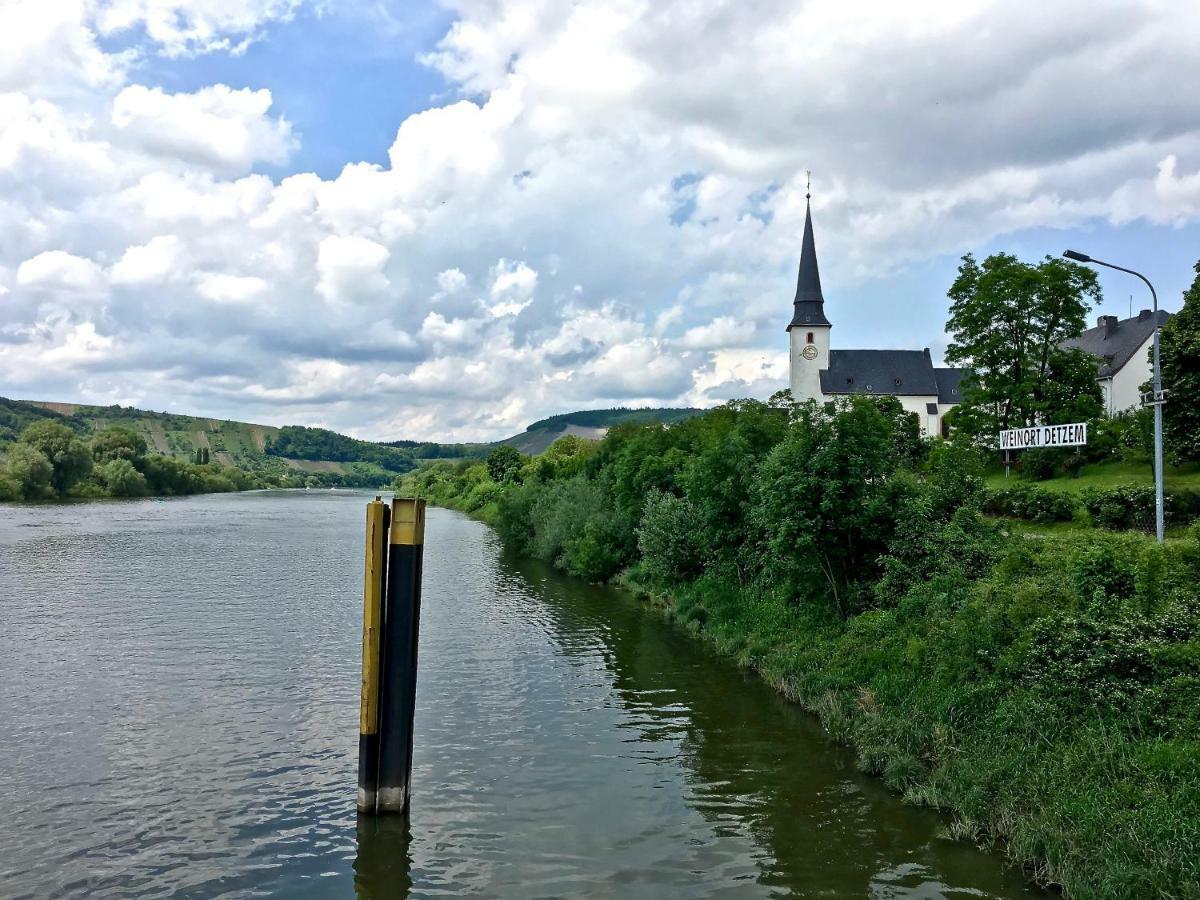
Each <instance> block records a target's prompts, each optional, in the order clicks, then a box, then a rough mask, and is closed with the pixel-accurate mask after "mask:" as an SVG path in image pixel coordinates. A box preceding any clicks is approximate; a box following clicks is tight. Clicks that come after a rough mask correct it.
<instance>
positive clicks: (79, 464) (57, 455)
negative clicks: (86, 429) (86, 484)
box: [21, 420, 92, 494]
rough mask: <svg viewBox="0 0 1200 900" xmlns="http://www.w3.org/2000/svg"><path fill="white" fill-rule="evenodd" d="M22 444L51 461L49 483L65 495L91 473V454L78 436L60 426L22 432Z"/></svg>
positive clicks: (43, 425)
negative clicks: (51, 472) (51, 471)
mask: <svg viewBox="0 0 1200 900" xmlns="http://www.w3.org/2000/svg"><path fill="white" fill-rule="evenodd" d="M21 443H23V444H26V445H27V446H30V447H33V448H34V449H35V450H37V451H39V452H40V453H42V455H44V456H45V457H46V459H48V460H49V461H50V465H51V466H52V467H53V469H54V471H53V474H52V475H51V477H50V483H51V484H52V485H53V486H54V490H56V491H57V492H58V493H59V494H66V493H67V492H68V491H70V489H71V488H73V487H74V486H75V485H76V484H77V483H78V482H79V481H81V480H82V479H84V478H86V477H87V476H88V473H90V472H91V471H92V453H91V451H90V450H89V449H88V446H87V444H85V443H84V442H83V441H81V440H80V439H79V438H78V437H76V436H75V432H74V431H72V430H71V429H70V428H68V427H67V426H66V425H61V424H59V423H58V422H52V421H50V420H43V421H41V422H34V423H33V424H32V425H30V426H29V427H28V428H26V429H25V430H24V431H22V432H21Z"/></svg>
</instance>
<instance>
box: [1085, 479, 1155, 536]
mask: <svg viewBox="0 0 1200 900" xmlns="http://www.w3.org/2000/svg"><path fill="white" fill-rule="evenodd" d="M1082 499H1083V505H1084V507H1085V508H1086V509H1087V511H1088V512H1089V513H1091V516H1092V519H1093V521H1095V523H1096V524H1097V525H1103V526H1104V527H1105V528H1140V529H1143V530H1146V531H1149V530H1151V529H1153V528H1154V488H1152V487H1144V486H1141V485H1126V486H1122V487H1116V488H1110V489H1108V490H1099V489H1096V488H1092V489H1089V490H1086V491H1084V492H1083V495H1082Z"/></svg>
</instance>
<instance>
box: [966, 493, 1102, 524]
mask: <svg viewBox="0 0 1200 900" xmlns="http://www.w3.org/2000/svg"><path fill="white" fill-rule="evenodd" d="M1078 505H1079V504H1078V501H1077V500H1076V499H1075V497H1074V496H1073V495H1071V494H1068V493H1066V492H1064V491H1054V490H1048V489H1046V488H1039V487H1034V486H1033V485H1031V484H1017V485H1013V486H1012V487H1006V488H999V489H998V490H994V491H991V492H990V493H989V494H988V495H987V497H986V498H985V500H984V509H985V510H986V511H987V512H990V513H992V514H993V515H998V516H1009V517H1010V518H1013V519H1026V520H1028V521H1031V522H1069V521H1071V519H1072V518H1073V516H1074V515H1075V510H1076V509H1077V508H1078Z"/></svg>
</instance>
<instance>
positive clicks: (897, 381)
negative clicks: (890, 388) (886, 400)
mask: <svg viewBox="0 0 1200 900" xmlns="http://www.w3.org/2000/svg"><path fill="white" fill-rule="evenodd" d="M896 387H900V379H899V378H897V379H896Z"/></svg>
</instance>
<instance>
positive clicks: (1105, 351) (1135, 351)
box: [1062, 309, 1171, 416]
mask: <svg viewBox="0 0 1200 900" xmlns="http://www.w3.org/2000/svg"><path fill="white" fill-rule="evenodd" d="M1170 318H1171V314H1170V313H1168V312H1166V311H1165V310H1161V309H1160V310H1159V311H1158V316H1157V317H1155V315H1154V313H1152V312H1151V311H1150V310H1148V309H1143V310H1142V311H1141V312H1139V313H1138V314H1137V315H1136V316H1132V317H1130V318H1128V319H1118V318H1117V317H1116V316H1101V317H1100V318H1099V319H1098V320H1097V322H1096V327H1095V328H1089V329H1088V330H1087V331H1085V332H1084V333H1083V334H1081V335H1080V336H1079V337H1077V338H1071V339H1070V340H1068V341H1063V344H1062V346H1063V347H1068V348H1078V349H1080V350H1086V351H1087V352H1088V353H1090V354H1091V355H1092V356H1094V357H1096V380H1097V381H1098V382H1099V383H1100V390H1101V392H1102V393H1103V394H1104V411H1105V412H1106V413H1107V414H1108V415H1110V416H1111V415H1115V414H1116V413H1120V412H1124V411H1125V410H1127V409H1132V408H1134V407H1136V406H1138V405H1140V403H1141V395H1142V385H1143V384H1145V383H1146V382H1148V381H1149V380H1150V375H1151V367H1150V347H1151V345H1152V344H1153V343H1154V330H1155V328H1160V327H1162V326H1163V325H1165V324H1166V323H1167V320H1168V319H1170Z"/></svg>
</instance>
